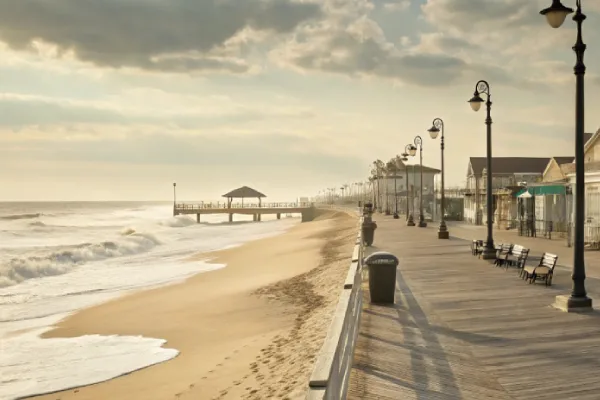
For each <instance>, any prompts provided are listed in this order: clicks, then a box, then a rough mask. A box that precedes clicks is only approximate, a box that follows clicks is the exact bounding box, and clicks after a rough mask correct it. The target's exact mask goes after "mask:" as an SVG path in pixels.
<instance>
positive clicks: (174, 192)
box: [173, 182, 177, 216]
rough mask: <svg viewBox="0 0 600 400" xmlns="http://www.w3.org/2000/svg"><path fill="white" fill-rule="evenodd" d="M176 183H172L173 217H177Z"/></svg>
mask: <svg viewBox="0 0 600 400" xmlns="http://www.w3.org/2000/svg"><path fill="white" fill-rule="evenodd" d="M176 186H177V183H175V182H173V216H176V215H177V211H176V210H177V192H176V189H175V188H176Z"/></svg>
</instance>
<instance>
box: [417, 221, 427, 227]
mask: <svg viewBox="0 0 600 400" xmlns="http://www.w3.org/2000/svg"><path fill="white" fill-rule="evenodd" d="M426 227H427V222H425V221H419V228H426Z"/></svg>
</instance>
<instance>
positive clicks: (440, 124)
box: [428, 118, 450, 239]
mask: <svg viewBox="0 0 600 400" xmlns="http://www.w3.org/2000/svg"><path fill="white" fill-rule="evenodd" d="M428 132H429V136H431V138H432V139H434V140H435V139H436V138H437V137H438V135H439V133H440V132H442V137H441V138H440V148H441V149H442V202H441V203H442V204H441V206H442V220H441V221H440V228H439V229H438V239H448V238H449V237H450V233H449V232H448V227H447V226H446V213H445V203H446V198H445V193H444V172H445V169H444V121H443V120H442V119H441V118H436V119H434V120H433V124H432V125H431V128H429V130H428Z"/></svg>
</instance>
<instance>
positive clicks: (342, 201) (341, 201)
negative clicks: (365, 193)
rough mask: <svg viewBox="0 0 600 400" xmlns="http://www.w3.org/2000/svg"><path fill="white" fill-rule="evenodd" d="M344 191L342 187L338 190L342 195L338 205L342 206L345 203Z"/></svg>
mask: <svg viewBox="0 0 600 400" xmlns="http://www.w3.org/2000/svg"><path fill="white" fill-rule="evenodd" d="M344 189H346V188H345V187H343V186H342V187H341V188H340V190H341V191H342V195H341V197H340V204H344V201H345V199H344Z"/></svg>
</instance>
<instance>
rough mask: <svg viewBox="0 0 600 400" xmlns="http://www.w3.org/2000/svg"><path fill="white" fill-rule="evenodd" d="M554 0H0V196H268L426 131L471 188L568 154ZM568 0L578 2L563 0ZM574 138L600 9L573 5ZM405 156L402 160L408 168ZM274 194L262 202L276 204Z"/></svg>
mask: <svg viewBox="0 0 600 400" xmlns="http://www.w3.org/2000/svg"><path fill="white" fill-rule="evenodd" d="M550 3H551V1H550V0H526V1H524V0H477V1H475V0H372V1H368V0H243V1H242V0H3V1H2V2H1V4H0V165H1V166H2V168H0V187H1V188H2V190H0V201H20V200H35V201H44V200H52V201H55V200H169V199H172V193H173V186H172V184H173V182H177V191H178V193H177V196H178V199H181V200H182V201H193V200H212V199H217V198H218V197H219V196H220V195H221V194H223V193H225V192H227V191H229V190H231V189H234V188H236V187H239V186H242V185H248V186H251V187H254V188H255V189H257V190H259V191H261V192H263V193H265V194H266V195H267V196H268V199H271V200H286V199H293V198H295V197H297V196H310V195H314V194H316V193H317V192H318V191H319V190H321V189H323V188H327V187H339V186H340V185H342V184H344V183H351V182H357V181H362V180H365V179H366V178H367V177H368V174H369V170H370V165H369V164H371V163H372V161H373V160H375V159H382V160H384V161H386V160H388V159H390V158H392V157H394V156H395V155H396V154H400V153H402V152H403V151H404V148H405V146H406V144H408V143H411V142H412V141H413V140H414V138H415V136H416V135H421V136H422V137H423V143H424V145H423V155H424V164H425V165H427V166H431V167H435V168H439V166H440V140H439V138H438V139H437V140H435V141H434V140H433V139H431V138H429V136H428V133H427V129H428V128H429V127H430V126H431V123H432V120H433V119H434V118H436V117H440V118H442V119H443V120H444V124H445V139H446V153H445V155H446V183H447V186H460V185H462V184H464V180H465V174H466V171H467V165H468V158H469V157H471V156H485V148H486V147H485V146H486V135H485V129H486V128H485V124H484V121H485V110H484V109H482V110H480V111H479V113H474V112H473V111H472V110H471V109H470V107H469V105H468V104H467V100H468V99H469V98H470V97H471V96H472V95H473V91H474V89H475V84H476V82H477V81H478V80H480V79H485V80H487V81H488V82H489V84H490V88H491V99H492V102H493V105H492V118H493V122H494V123H493V153H494V155H495V156H532V157H533V156H536V157H551V156H572V155H574V129H575V77H574V75H573V66H574V63H575V55H574V53H573V51H572V50H571V47H572V46H573V44H574V42H575V39H576V29H575V23H574V22H573V21H572V20H571V19H570V18H569V19H567V21H566V22H565V24H564V25H563V26H562V27H561V28H560V29H552V28H550V27H549V26H548V25H547V23H546V21H545V20H544V18H543V17H542V16H540V15H539V11H540V10H541V9H542V8H545V7H548V6H549V5H550ZM563 3H564V4H565V5H566V6H570V7H574V6H575V0H563ZM583 7H584V12H585V13H586V14H587V16H588V19H587V20H586V22H585V23H584V41H585V42H586V43H587V45H588V51H587V52H586V65H587V67H588V69H587V75H586V123H585V125H586V131H588V132H595V131H596V130H598V129H599V128H600V113H599V112H598V109H599V106H600V94H598V93H599V92H600V1H598V0H587V1H586V0H584V1H583ZM412 162H413V161H412V160H411V161H410V162H409V163H412ZM268 199H267V200H268Z"/></svg>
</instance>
